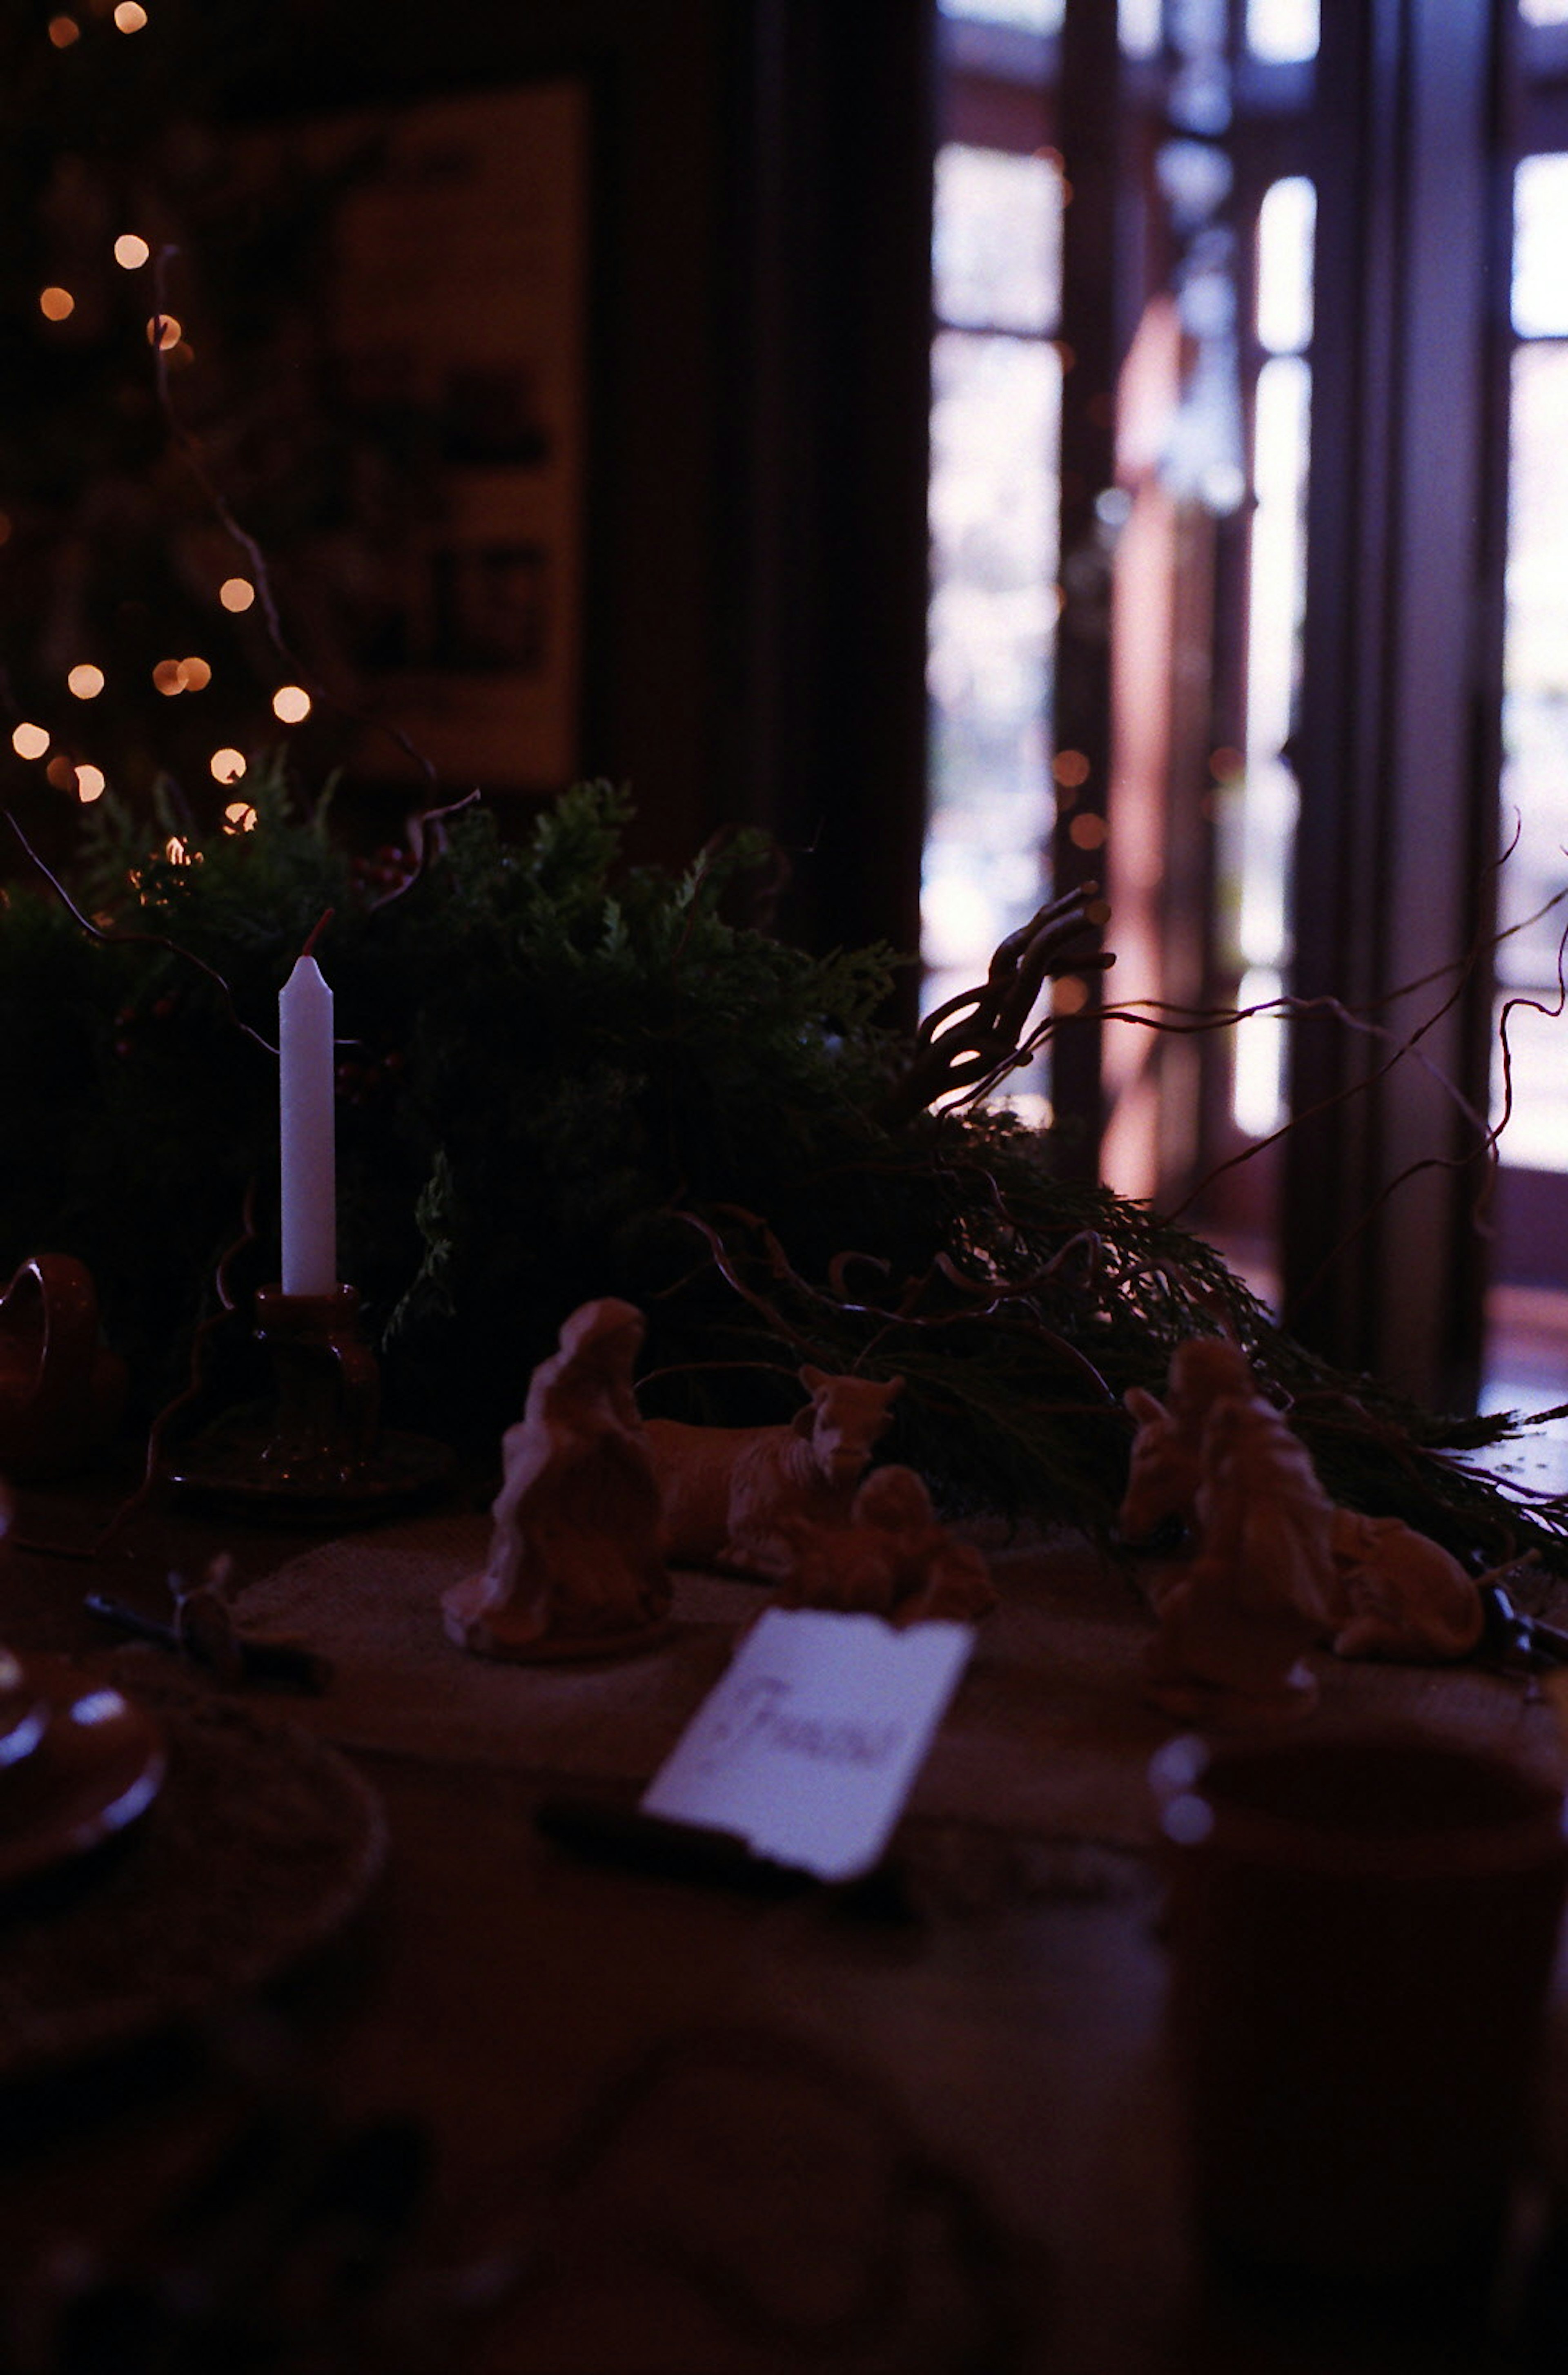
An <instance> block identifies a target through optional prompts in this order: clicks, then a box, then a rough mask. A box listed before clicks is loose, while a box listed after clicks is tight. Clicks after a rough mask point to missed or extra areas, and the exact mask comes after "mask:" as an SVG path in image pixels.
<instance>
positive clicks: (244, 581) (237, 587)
mask: <svg viewBox="0 0 1568 2375" xmlns="http://www.w3.org/2000/svg"><path fill="white" fill-rule="evenodd" d="M255 598H256V589H255V587H254V586H253V585H252V584H251V581H250V579H249V578H248V577H226V578H225V579H224V581H223V583H222V585H220V586H219V587H218V600H219V601H220V602H221V603H222V605H223V607H224V609H226V610H248V609H250V607H251V604H252V603H253V601H254V600H255Z"/></svg>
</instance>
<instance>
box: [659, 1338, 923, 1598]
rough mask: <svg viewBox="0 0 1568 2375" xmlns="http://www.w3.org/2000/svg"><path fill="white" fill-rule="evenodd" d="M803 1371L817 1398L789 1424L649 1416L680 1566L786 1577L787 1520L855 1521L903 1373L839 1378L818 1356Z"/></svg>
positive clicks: (668, 1549) (672, 1556)
mask: <svg viewBox="0 0 1568 2375" xmlns="http://www.w3.org/2000/svg"><path fill="white" fill-rule="evenodd" d="M798 1374H799V1377H800V1382H801V1384H802V1385H803V1386H804V1387H805V1388H806V1390H807V1392H808V1394H809V1395H810V1397H811V1399H810V1400H809V1401H808V1402H807V1403H806V1404H805V1405H804V1406H803V1408H802V1409H801V1410H799V1411H798V1412H796V1416H795V1418H794V1419H793V1420H792V1421H791V1422H790V1423H789V1424H787V1425H785V1426H688V1425H685V1424H682V1423H681V1422H680V1421H679V1420H677V1419H664V1418H654V1419H650V1420H649V1421H648V1424H647V1426H646V1428H645V1429H644V1433H645V1436H646V1438H647V1443H648V1448H649V1450H650V1451H651V1452H652V1454H653V1458H654V1472H655V1474H656V1475H657V1477H658V1482H659V1492H660V1495H661V1498H662V1502H663V1511H664V1514H663V1519H662V1524H661V1530H660V1542H661V1545H662V1548H663V1550H664V1554H665V1556H666V1559H668V1560H669V1561H670V1562H671V1564H672V1565H674V1566H701V1567H720V1568H723V1569H725V1571H726V1572H727V1573H729V1574H732V1575H744V1576H751V1577H759V1578H760V1579H761V1580H762V1581H764V1582H768V1583H777V1582H781V1581H783V1580H784V1579H785V1578H786V1577H788V1575H789V1573H790V1569H791V1566H792V1564H793V1559H794V1552H793V1549H792V1547H791V1544H790V1541H789V1537H788V1533H787V1531H786V1530H784V1527H783V1525H782V1524H781V1520H782V1519H784V1518H808V1519H809V1520H811V1521H812V1522H814V1523H815V1524H818V1525H823V1526H846V1525H848V1523H849V1514H850V1506H851V1503H852V1502H853V1501H854V1498H855V1488H856V1486H857V1485H858V1484H859V1483H860V1480H861V1478H862V1477H863V1476H864V1475H865V1473H866V1471H867V1468H868V1467H869V1466H870V1464H871V1454H872V1452H873V1451H874V1450H875V1448H876V1447H877V1445H878V1442H879V1441H880V1439H881V1437H882V1436H883V1435H884V1434H885V1433H886V1431H887V1429H888V1427H889V1425H890V1423H891V1420H892V1406H893V1403H894V1401H895V1400H896V1399H897V1397H898V1394H899V1391H900V1388H902V1384H903V1379H902V1377H890V1378H888V1379H887V1380H886V1381H885V1382H879V1381H878V1379H876V1378H874V1377H830V1376H828V1375H827V1373H826V1372H825V1371H823V1370H821V1369H816V1368H812V1367H811V1366H810V1365H808V1366H807V1367H805V1368H803V1369H801V1370H800V1371H799V1373H798Z"/></svg>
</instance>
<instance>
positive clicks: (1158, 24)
mask: <svg viewBox="0 0 1568 2375" xmlns="http://www.w3.org/2000/svg"><path fill="white" fill-rule="evenodd" d="M1162 18H1163V10H1162V9H1161V5H1160V0H1121V4H1120V6H1119V7H1118V9H1117V11H1116V32H1117V35H1118V37H1119V39H1120V41H1121V45H1122V49H1123V52H1124V53H1125V54H1126V56H1127V57H1129V58H1154V57H1158V56H1159V54H1160V44H1161V41H1162V40H1163V38H1164V27H1163V23H1162Z"/></svg>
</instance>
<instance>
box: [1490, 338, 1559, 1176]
mask: <svg viewBox="0 0 1568 2375" xmlns="http://www.w3.org/2000/svg"><path fill="white" fill-rule="evenodd" d="M1506 595H1507V624H1506V636H1505V642H1504V646H1503V839H1504V841H1507V840H1508V839H1509V838H1510V837H1511V836H1512V834H1513V832H1514V828H1515V822H1516V823H1517V825H1518V831H1519V841H1518V846H1517V847H1516V849H1515V852H1514V854H1513V856H1512V857H1510V858H1509V860H1508V863H1507V865H1506V866H1505V867H1504V868H1503V880H1502V884H1501V888H1500V894H1499V908H1500V916H1501V920H1502V922H1503V924H1504V925H1510V924H1515V923H1517V922H1520V921H1521V920H1522V919H1523V918H1524V917H1525V916H1528V915H1530V914H1532V913H1533V912H1534V911H1535V910H1536V909H1537V908H1539V907H1540V906H1541V905H1542V904H1544V902H1545V901H1546V900H1548V899H1550V898H1551V897H1552V896H1553V894H1554V893H1555V892H1558V891H1560V890H1562V888H1563V887H1564V885H1565V884H1568V857H1565V856H1564V847H1565V845H1568V346H1558V345H1551V346H1533V347H1522V348H1520V349H1519V351H1518V352H1517V353H1516V354H1515V358H1514V385H1513V417H1512V436H1511V443H1510V478H1509V493H1508V571H1507V581H1506ZM1563 923H1564V916H1563V915H1562V912H1561V911H1559V912H1558V913H1557V914H1556V915H1554V916H1549V917H1547V918H1546V920H1545V921H1544V922H1542V923H1539V924H1537V925H1534V926H1532V927H1531V928H1529V930H1527V931H1525V932H1520V933H1517V934H1516V935H1515V937H1514V938H1513V939H1507V940H1504V941H1503V945H1502V947H1501V949H1500V950H1499V951H1498V976H1499V979H1500V981H1501V983H1502V984H1503V987H1504V989H1505V990H1506V989H1523V990H1526V991H1535V992H1537V993H1538V994H1539V995H1541V996H1543V997H1545V998H1547V999H1548V1001H1549V1002H1550V1001H1551V1000H1553V999H1555V997H1556V975H1557V943H1558V939H1559V938H1560V936H1561V934H1562V928H1563ZM1547 1034H1548V1026H1547V1025H1546V1024H1544V1023H1542V1022H1539V1020H1538V1019H1537V1018H1535V1017H1533V1016H1531V1015H1528V1014H1520V1015H1518V1016H1516V1017H1515V1018H1514V1020H1513V1021H1511V1022H1510V1024H1509V1036H1510V1039H1511V1041H1512V1043H1513V1046H1514V1091H1515V1113H1514V1118H1513V1120H1512V1121H1511V1122H1510V1124H1509V1127H1508V1132H1507V1135H1506V1137H1505V1138H1504V1139H1503V1156H1504V1158H1505V1160H1506V1161H1508V1162H1509V1163H1513V1164H1521V1165H1523V1166H1525V1167H1527V1168H1541V1169H1547V1170H1553V1171H1562V1170H1568V1074H1565V1072H1564V1068H1563V1064H1562V1044H1561V1031H1559V1032H1558V1033H1557V1034H1556V1035H1554V1036H1551V1037H1550V1039H1549V1038H1548V1035H1547ZM1495 1085H1496V1090H1497V1092H1498V1093H1500V1092H1501V1086H1502V1083H1501V1079H1499V1080H1498V1081H1497V1082H1496V1084H1495Z"/></svg>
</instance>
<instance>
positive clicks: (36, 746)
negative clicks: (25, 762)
mask: <svg viewBox="0 0 1568 2375" xmlns="http://www.w3.org/2000/svg"><path fill="white" fill-rule="evenodd" d="M11 748H12V750H14V751H15V752H16V754H17V756H18V759H41V758H42V756H43V754H44V752H45V751H46V750H48V748H49V732H48V728H47V727H42V726H32V725H29V724H28V723H27V721H26V720H25V719H24V721H23V723H22V724H21V725H20V726H18V727H17V730H16V732H15V733H14V734H13V735H12V737H11Z"/></svg>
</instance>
